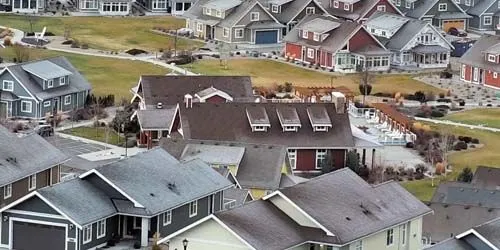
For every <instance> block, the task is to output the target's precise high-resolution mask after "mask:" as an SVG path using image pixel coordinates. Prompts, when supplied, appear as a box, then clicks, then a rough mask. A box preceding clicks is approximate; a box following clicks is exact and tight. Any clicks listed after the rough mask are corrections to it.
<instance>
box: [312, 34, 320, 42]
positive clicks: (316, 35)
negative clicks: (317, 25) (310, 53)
mask: <svg viewBox="0 0 500 250" xmlns="http://www.w3.org/2000/svg"><path fill="white" fill-rule="evenodd" d="M313 40H314V41H319V34H318V33H316V32H315V33H314V36H313Z"/></svg>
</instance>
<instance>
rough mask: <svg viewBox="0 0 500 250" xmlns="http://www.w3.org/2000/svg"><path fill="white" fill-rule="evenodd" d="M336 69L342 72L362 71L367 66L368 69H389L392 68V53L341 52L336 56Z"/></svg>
mask: <svg viewBox="0 0 500 250" xmlns="http://www.w3.org/2000/svg"><path fill="white" fill-rule="evenodd" d="M334 58H335V59H334V61H335V64H334V69H335V71H336V72H341V73H355V72H360V71H362V70H363V68H365V67H366V69H367V70H368V71H387V70H389V68H390V55H388V54H381V55H372V54H357V53H349V52H348V53H345V52H339V53H337V54H335V56H334Z"/></svg>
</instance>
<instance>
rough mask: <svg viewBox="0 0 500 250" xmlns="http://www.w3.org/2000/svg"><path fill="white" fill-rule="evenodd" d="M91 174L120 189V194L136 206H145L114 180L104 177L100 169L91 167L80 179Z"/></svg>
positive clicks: (117, 189)
mask: <svg viewBox="0 0 500 250" xmlns="http://www.w3.org/2000/svg"><path fill="white" fill-rule="evenodd" d="M91 174H95V175H97V176H99V177H100V178H101V179H102V180H103V181H104V182H106V183H107V184H108V185H110V186H111V187H113V188H114V189H115V190H116V191H118V192H119V193H120V194H122V195H123V196H125V198H127V199H129V200H130V201H131V202H132V203H134V207H139V208H144V206H143V205H141V204H140V203H139V202H137V201H136V200H135V199H133V198H132V197H131V196H130V195H128V194H127V193H125V192H124V191H123V190H122V189H121V188H119V187H118V186H116V185H115V184H114V183H113V182H111V181H110V180H108V179H107V178H106V177H104V175H102V174H101V173H99V171H97V170H95V169H91V170H89V171H87V172H85V173H83V174H81V175H80V176H79V178H80V179H83V178H85V177H87V176H89V175H91Z"/></svg>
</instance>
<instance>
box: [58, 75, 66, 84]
mask: <svg viewBox="0 0 500 250" xmlns="http://www.w3.org/2000/svg"><path fill="white" fill-rule="evenodd" d="M59 84H60V85H64V84H66V77H64V76H63V77H61V78H59Z"/></svg>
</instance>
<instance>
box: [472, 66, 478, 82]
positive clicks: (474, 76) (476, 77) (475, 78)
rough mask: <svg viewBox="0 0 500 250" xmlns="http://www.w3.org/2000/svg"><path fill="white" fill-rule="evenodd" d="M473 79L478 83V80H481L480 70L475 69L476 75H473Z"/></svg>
mask: <svg viewBox="0 0 500 250" xmlns="http://www.w3.org/2000/svg"><path fill="white" fill-rule="evenodd" d="M472 79H473V80H474V81H475V82H477V80H478V79H479V69H478V68H474V73H473V74H472Z"/></svg>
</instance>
